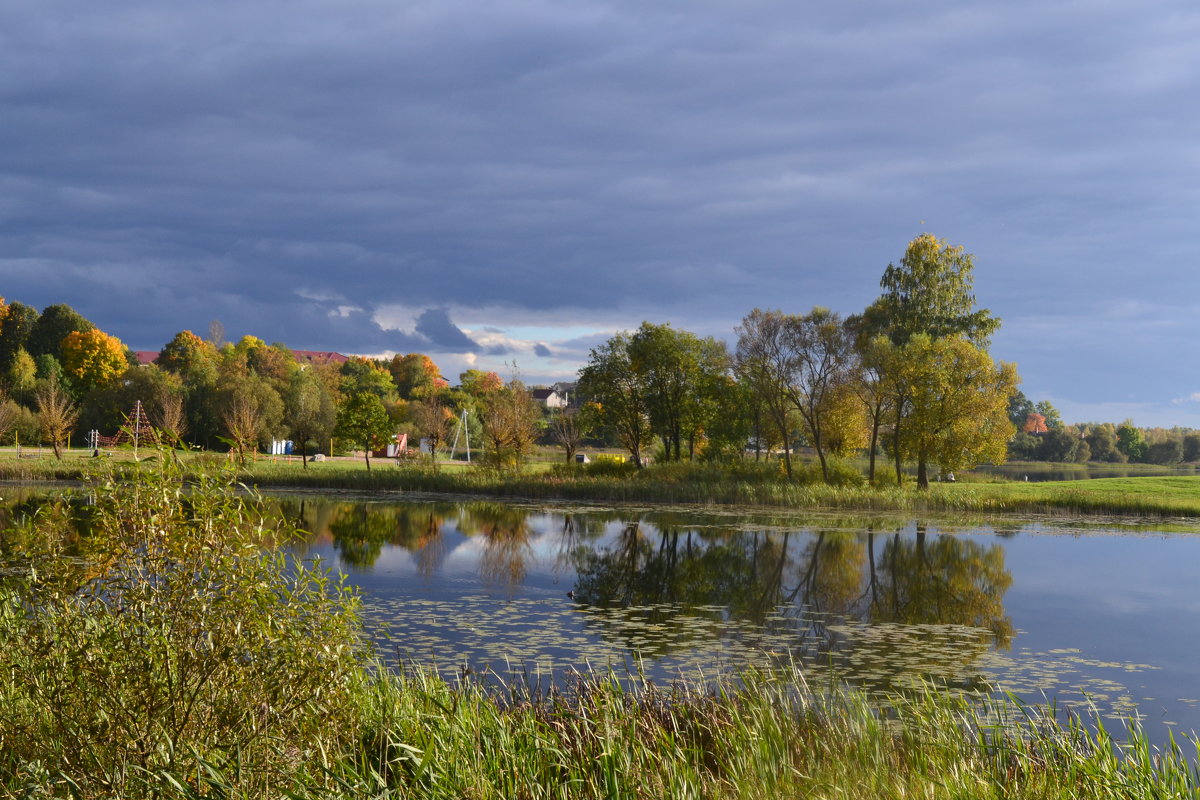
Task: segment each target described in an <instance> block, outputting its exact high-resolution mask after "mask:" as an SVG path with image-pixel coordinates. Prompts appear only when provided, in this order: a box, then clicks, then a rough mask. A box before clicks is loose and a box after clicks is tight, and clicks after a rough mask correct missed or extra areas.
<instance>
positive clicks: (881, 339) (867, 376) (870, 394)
mask: <svg viewBox="0 0 1200 800" xmlns="http://www.w3.org/2000/svg"><path fill="white" fill-rule="evenodd" d="M857 319H858V318H851V319H848V320H847V321H846V327H847V330H848V331H849V332H851V334H852V335H853V336H854V341H855V345H854V350H855V353H856V355H857V364H856V366H857V369H854V370H852V371H851V375H850V389H851V391H853V392H854V394H855V395H857V397H858V400H859V402H860V403H861V404H862V408H863V411H864V412H865V415H866V420H867V426H868V429H869V434H868V436H867V443H866V448H867V453H868V458H869V462H868V467H867V481H868V482H869V483H870V484H871V485H872V486H874V485H875V454H876V452H877V451H878V450H879V437H880V434H881V432H882V428H883V423H884V420H885V419H887V417H888V415H889V413H890V412H891V411H892V410H893V402H894V401H895V400H896V397H897V392H896V391H894V390H893V387H892V386H891V384H890V383H889V381H888V368H889V365H890V364H891V359H892V358H893V357H894V354H893V351H894V349H895V345H893V344H892V341H891V340H890V339H888V338H887V337H886V336H883V335H880V334H877V335H875V336H872V337H870V338H860V337H859V335H858V330H857V329H856V322H857Z"/></svg>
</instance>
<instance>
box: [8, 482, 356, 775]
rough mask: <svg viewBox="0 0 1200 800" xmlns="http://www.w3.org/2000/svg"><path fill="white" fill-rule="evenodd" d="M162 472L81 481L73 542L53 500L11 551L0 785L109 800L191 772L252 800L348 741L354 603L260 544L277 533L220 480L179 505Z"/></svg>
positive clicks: (177, 492) (184, 496)
mask: <svg viewBox="0 0 1200 800" xmlns="http://www.w3.org/2000/svg"><path fill="white" fill-rule="evenodd" d="M175 470H176V468H175V467H173V466H172V464H171V460H170V459H162V460H159V461H156V462H153V463H152V464H151V465H149V466H148V467H143V469H142V470H141V471H140V473H139V474H138V475H137V476H136V477H135V478H133V479H131V480H129V481H122V482H120V483H118V482H116V481H115V480H113V479H112V478H111V477H103V478H100V479H98V480H96V481H94V482H93V485H92V487H91V490H92V491H93V492H94V496H95V498H96V502H95V505H94V507H93V509H92V513H91V514H90V515H89V517H88V520H87V526H86V527H87V531H86V534H85V535H84V536H82V537H81V538H78V539H73V538H72V537H73V535H74V534H73V531H74V529H75V526H74V525H73V524H72V522H71V519H70V516H69V511H68V509H67V507H66V505H65V504H61V503H60V504H59V505H57V506H54V507H50V508H48V509H45V510H43V511H42V512H41V513H39V514H38V515H37V516H35V517H34V519H33V520H32V521H31V522H30V523H29V527H28V528H27V529H26V530H25V531H23V532H21V534H22V535H20V536H16V537H12V539H10V540H16V541H19V542H22V543H24V544H23V546H22V548H21V549H20V552H18V553H16V554H14V555H15V564H10V565H9V566H10V568H13V569H15V570H16V571H17V572H16V574H17V575H18V577H17V578H16V579H14V580H10V581H9V582H7V583H4V584H0V642H4V646H3V648H0V786H9V787H12V786H15V785H21V784H22V781H24V785H25V786H26V787H27V788H28V790H29V791H35V790H36V789H38V788H41V789H45V788H46V786H47V782H50V783H64V782H69V783H70V784H74V786H75V787H77V790H75V791H73V792H72V794H73V796H78V797H102V796H116V795H123V794H124V792H125V787H127V786H128V785H130V782H131V781H151V782H153V781H152V779H153V778H154V776H161V775H182V774H187V773H188V771H189V770H191V771H192V772H193V773H195V772H196V771H197V770H199V767H198V766H197V765H198V764H201V763H203V764H205V765H207V767H206V768H211V769H215V770H218V771H222V772H225V773H226V774H234V775H236V776H237V781H238V787H237V788H238V789H239V791H241V792H244V793H246V794H247V795H263V794H267V793H273V792H277V791H278V790H279V788H280V787H283V786H286V785H288V782H289V781H290V779H291V777H292V775H293V774H294V772H295V770H296V768H297V765H299V764H304V763H306V762H311V760H312V759H313V758H314V757H317V756H319V755H320V754H321V753H327V752H337V751H339V750H341V749H343V748H345V747H346V746H347V744H348V743H350V742H352V741H354V738H355V736H356V735H357V734H356V730H357V723H356V722H355V721H354V720H355V717H354V715H353V713H352V700H353V697H354V696H355V693H356V691H357V689H358V687H360V686H361V682H362V681H363V680H364V679H365V675H366V673H365V671H364V670H363V669H362V664H363V658H364V648H363V647H362V646H361V644H360V634H359V630H360V628H359V625H358V619H357V611H356V609H357V600H356V598H355V597H354V596H353V595H352V594H350V593H349V592H348V591H346V590H344V589H343V588H342V587H341V586H338V585H334V584H331V583H330V581H329V579H328V577H327V575H326V574H325V573H324V572H321V571H317V570H314V569H312V568H310V567H308V566H306V565H304V564H302V563H298V562H297V561H295V560H292V559H289V558H288V557H286V556H285V555H284V553H283V551H282V550H280V549H279V548H278V547H276V546H273V545H276V544H278V543H279V542H281V541H284V540H286V538H287V537H288V536H289V535H290V534H292V532H293V531H292V530H291V529H290V528H287V527H286V526H284V525H283V524H282V523H279V522H278V521H275V520H268V519H265V518H263V517H262V516H261V515H260V513H259V512H258V511H256V510H255V508H254V506H252V505H251V504H250V503H248V502H247V501H245V500H243V499H242V498H240V497H239V496H238V495H237V494H236V493H235V492H234V487H233V486H232V485H230V483H229V482H228V481H227V480H221V479H215V478H212V477H204V476H202V477H201V478H200V480H199V485H197V486H195V487H192V488H190V489H189V490H188V491H186V492H185V490H184V487H183V485H182V481H181V480H180V477H179V475H178V473H177V472H175ZM70 547H77V548H78V555H79V558H67V557H63V556H66V555H70V553H71V551H70V550H69V549H68V548H70ZM10 552H11V551H10ZM10 571H11V569H10Z"/></svg>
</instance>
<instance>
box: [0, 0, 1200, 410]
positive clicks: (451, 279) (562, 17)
mask: <svg viewBox="0 0 1200 800" xmlns="http://www.w3.org/2000/svg"><path fill="white" fill-rule="evenodd" d="M1198 40H1200V6H1196V5H1195V3H1194V2H1183V1H1182V0H1178V1H1176V0H1142V1H1141V2H1133V1H1132V0H1128V1H1127V2H1109V1H1108V0H1088V2H1072V1H1071V0H1066V1H1064V2H1054V3H1045V2H1027V1H1026V0H1003V2H999V1H995V0H981V1H978V2H971V3H962V2H961V1H960V0H945V1H944V2H942V1H939V0H909V2H905V3H896V2H892V1H891V0H888V2H879V1H878V0H863V1H862V2H854V3H837V4H834V3H815V2H798V1H797V0H780V1H779V2H775V1H767V0H739V2H732V1H731V0H721V2H715V1H711V0H686V1H685V0H629V1H628V2H625V0H570V1H569V2H563V0H555V1H554V2H550V1H549V0H545V1H543V2H538V1H537V0H287V2H282V1H281V0H250V1H249V2H247V0H239V1H238V2H229V1H227V0H206V1H205V2H203V3H200V2H182V3H163V2H153V3H152V2H148V0H106V1H105V2H103V3H96V2H94V0H0V294H2V295H3V296H4V297H6V298H7V299H8V300H9V301H13V300H19V301H21V302H23V303H26V304H28V305H31V306H35V307H37V308H39V309H40V308H43V307H45V306H47V305H50V304H53V303H67V304H69V305H71V306H73V307H74V308H76V309H77V310H79V311H80V312H81V313H82V314H84V315H85V316H86V317H88V318H89V319H91V320H92V321H93V322H95V323H96V324H97V325H98V326H99V327H101V328H102V329H104V330H105V331H107V332H109V333H111V334H114V335H116V336H118V337H120V338H121V339H122V341H124V342H125V343H126V344H127V345H128V346H130V347H131V348H133V349H146V350H157V349H159V348H160V347H162V345H163V344H165V343H166V342H167V341H169V340H170V339H171V337H172V336H173V335H174V334H175V333H176V332H177V331H179V330H183V329H190V330H194V331H196V332H197V333H200V334H201V335H204V334H205V333H206V332H207V331H208V329H209V325H210V322H211V321H212V320H219V321H220V322H221V324H222V325H223V326H224V329H225V332H226V335H227V336H228V337H229V338H231V339H237V338H240V337H241V336H242V335H245V334H250V335H254V336H258V337H259V338H262V339H264V340H265V341H267V342H276V341H279V342H284V343H286V344H287V345H289V346H290V347H292V348H295V349H308V350H336V351H340V352H344V353H363V354H372V355H386V354H391V353H397V352H399V353H407V352H423V353H427V354H429V355H430V356H431V357H432V358H433V359H434V360H435V362H437V363H438V365H439V366H440V367H441V368H442V371H443V373H444V374H445V375H446V376H447V377H448V378H450V379H451V381H452V382H457V380H456V379H457V375H458V373H459V372H461V371H462V370H464V369H466V368H469V367H477V368H483V369H495V370H497V371H499V372H501V374H502V375H508V374H511V373H512V372H513V370H514V369H515V370H517V371H518V372H519V373H520V374H521V375H522V377H524V379H525V380H526V382H527V383H547V382H551V381H555V380H569V379H571V378H572V377H573V376H574V375H575V373H576V371H577V370H578V368H579V367H580V366H581V365H582V364H583V363H585V362H586V360H587V357H588V353H589V351H590V349H591V348H593V347H595V346H597V345H598V344H600V343H601V342H603V341H604V340H605V339H607V338H608V337H609V336H611V335H612V334H613V333H614V332H616V331H619V330H630V329H633V328H635V327H637V326H638V325H639V324H640V323H641V322H642V321H643V320H649V321H651V322H656V323H663V322H666V323H670V324H671V325H673V326H675V327H677V328H683V329H687V330H690V331H694V332H696V333H698V334H701V335H705V336H707V335H713V336H717V337H720V338H724V339H727V340H730V341H731V342H732V341H733V340H734V334H733V331H734V328H735V327H736V326H737V325H738V323H739V322H740V321H741V319H742V318H743V317H744V316H745V315H746V314H747V313H749V312H750V311H751V310H752V309H754V308H756V307H760V308H778V309H781V310H783V311H785V312H789V313H804V312H807V311H808V310H809V309H811V308H812V307H813V306H815V305H821V306H826V307H829V308H832V309H833V310H835V311H838V312H840V313H841V314H843V315H846V314H852V313H855V312H858V311H861V310H862V309H863V308H864V307H865V306H866V305H867V304H868V303H870V302H871V301H872V300H873V299H874V298H875V297H877V296H878V294H879V291H880V290H879V279H880V277H881V275H882V273H883V270H884V269H885V268H886V266H887V265H888V264H889V263H895V262H898V261H899V260H900V258H901V257H902V256H903V254H904V248H905V246H906V244H907V243H908V241H909V240H911V239H912V238H914V237H915V236H917V235H920V234H922V233H933V234H935V235H937V236H939V237H941V238H944V239H946V240H947V241H949V242H950V243H952V244H956V245H962V246H963V247H965V248H966V250H967V251H968V252H970V253H972V254H973V255H974V258H975V271H974V276H975V294H976V298H977V300H978V303H979V305H980V306H983V307H986V308H989V309H990V310H991V311H992V313H993V314H995V315H997V316H999V317H1000V318H1001V319H1002V320H1003V326H1002V328H1001V329H1000V331H999V333H998V334H997V335H996V336H995V337H994V339H993V343H992V354H993V356H995V357H996V358H998V359H1002V360H1005V361H1013V362H1016V363H1017V365H1018V369H1019V371H1020V374H1021V376H1022V380H1023V385H1022V388H1023V391H1024V392H1025V393H1026V394H1027V395H1028V396H1029V397H1030V398H1031V399H1033V400H1035V401H1036V400H1049V401H1050V402H1052V403H1053V404H1054V405H1055V406H1057V407H1058V408H1059V409H1060V411H1061V412H1062V416H1063V418H1064V419H1065V420H1066V421H1068V422H1082V421H1093V420H1095V421H1114V422H1119V421H1121V420H1123V419H1125V418H1127V417H1129V418H1133V419H1134V421H1135V422H1136V423H1138V424H1139V425H1144V426H1156V425H1162V426H1171V425H1186V426H1194V427H1200V372H1198V371H1197V369H1196V365H1197V364H1198V363H1200V269H1198V268H1197V267H1198V265H1200V260H1198V258H1197V257H1198V255H1200V231H1198V230H1197V227H1196V223H1197V220H1198V217H1200V215H1198V213H1197V212H1198V211H1200V208H1198V206H1200V103H1198V102H1196V101H1197V98H1200V47H1197V46H1196V44H1195V43H1196V42H1197V41H1198Z"/></svg>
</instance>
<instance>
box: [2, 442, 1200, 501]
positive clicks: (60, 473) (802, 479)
mask: <svg viewBox="0 0 1200 800" xmlns="http://www.w3.org/2000/svg"><path fill="white" fill-rule="evenodd" d="M34 453H35V451H31V450H30V449H26V450H25V454H24V457H22V458H20V459H17V457H16V454H15V452H14V451H12V450H11V449H8V450H5V451H0V480H9V481H25V482H36V481H62V480H80V479H82V478H83V477H84V476H85V475H86V473H87V472H88V470H90V469H94V468H95V467H96V465H97V462H98V461H107V462H109V463H115V464H117V465H118V466H119V465H120V464H121V463H122V462H132V461H133V458H134V456H133V452H132V451H131V450H128V449H125V450H118V451H115V452H114V453H112V454H111V455H106V456H104V457H103V458H102V459H94V458H91V457H90V453H89V452H87V451H80V450H74V451H70V452H69V453H68V454H67V456H66V457H65V458H64V459H63V460H61V461H56V460H55V459H54V458H53V457H52V456H51V455H49V452H48V451H43V452H42V454H41V456H40V457H37V456H35V455H34ZM138 455H139V457H140V458H142V459H145V458H158V457H167V456H166V454H159V453H156V452H155V451H151V450H146V449H143V450H142V451H141V452H140V453H139V454H138ZM551 455H555V454H554V453H552V452H548V453H546V454H543V457H542V458H540V459H538V460H535V461H533V462H531V463H529V464H527V465H526V466H525V467H524V468H523V469H522V470H520V471H519V472H512V471H503V472H500V471H496V470H491V469H487V468H484V467H482V466H481V465H479V464H478V462H477V463H475V464H467V463H466V462H464V461H446V460H442V461H440V462H439V464H438V466H437V467H436V468H434V467H433V465H432V464H431V463H430V462H429V461H427V460H417V461H413V462H396V461H393V460H390V459H373V460H372V468H371V469H370V470H369V471H368V470H367V468H366V464H365V462H364V461H363V459H362V458H352V457H338V458H334V459H330V460H327V461H325V462H323V463H312V464H310V465H309V466H308V468H307V469H306V468H304V467H303V465H302V464H301V463H300V460H299V459H298V458H291V459H288V458H285V457H275V456H263V455H259V456H258V457H257V458H255V459H254V460H252V461H249V462H247V463H246V464H245V465H244V467H242V468H241V469H240V470H239V478H240V480H241V481H242V482H244V483H246V484H249V485H257V486H260V487H263V488H289V487H290V488H305V489H327V490H331V491H336V490H354V491H392V492H431V493H454V494H470V495H482V496H489V497H510V498H523V499H531V500H548V501H549V500H569V501H577V500H586V501H595V502H636V503H667V504H697V505H723V506H761V507H770V508H789V509H810V510H811V509H836V510H847V511H855V510H857V511H903V512H926V511H929V512H942V511H944V512H967V513H985V514H987V513H1012V514H1056V515H1102V516H1155V517H1200V476H1179V475H1162V476H1154V477H1143V478H1098V479H1093V480H1074V481H1047V482H1042V483H1033V482H1028V483H1027V482H1025V481H1007V480H1004V479H1000V478H996V477H994V476H988V477H987V478H986V479H981V480H971V479H970V478H971V476H969V475H968V476H964V477H965V478H967V480H963V481H960V482H958V483H938V484H933V485H932V486H931V487H930V489H929V490H928V491H924V492H922V491H919V490H917V489H916V487H915V485H914V484H913V483H911V482H909V483H906V484H905V485H904V486H901V487H895V486H891V487H881V488H872V487H869V486H865V485H862V483H861V480H860V479H859V478H858V477H857V472H856V471H855V470H854V469H853V468H850V467H847V468H846V469H845V470H844V471H843V472H842V473H841V474H842V476H843V477H845V476H846V475H849V476H850V477H849V479H846V480H843V481H842V485H835V486H829V485H825V484H823V483H821V482H820V481H819V480H818V479H817V477H816V475H815V472H814V468H813V467H812V466H811V465H808V466H806V467H803V468H801V469H799V470H798V474H799V477H798V478H797V480H794V481H788V480H786V479H784V478H783V476H782V475H781V474H780V472H779V470H778V468H777V467H776V466H775V465H774V464H773V463H772V464H756V463H755V462H740V463H738V464H734V465H717V464H690V463H684V464H656V465H652V466H650V467H648V468H647V469H645V470H643V471H640V472H638V471H634V470H608V471H605V470H593V469H582V468H573V467H570V466H569V465H562V464H561V463H560V462H557V461H551V460H549V456H551ZM171 457H174V458H179V459H180V460H181V461H182V462H183V463H184V465H185V466H192V465H194V466H196V467H201V466H203V467H217V466H221V465H226V466H229V467H230V468H232V466H233V465H232V463H231V462H230V461H229V459H228V458H227V457H226V456H225V455H223V454H219V453H186V452H184V453H175V454H174V455H172V456H171Z"/></svg>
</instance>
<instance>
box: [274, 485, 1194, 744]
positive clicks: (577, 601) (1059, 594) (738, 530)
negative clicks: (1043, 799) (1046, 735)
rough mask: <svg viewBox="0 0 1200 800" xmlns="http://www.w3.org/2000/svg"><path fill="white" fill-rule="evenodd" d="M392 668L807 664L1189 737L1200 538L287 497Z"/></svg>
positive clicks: (315, 551) (1058, 527) (880, 684)
mask: <svg viewBox="0 0 1200 800" xmlns="http://www.w3.org/2000/svg"><path fill="white" fill-rule="evenodd" d="M279 502H280V503H281V504H282V508H283V510H284V513H287V514H288V515H289V516H292V517H293V518H296V519H298V520H301V521H302V522H303V524H304V526H305V527H306V529H308V530H310V531H312V536H311V538H310V539H309V541H308V542H307V544H306V546H305V547H304V548H303V549H304V551H305V553H306V555H307V556H310V557H319V558H321V559H322V560H323V561H324V562H325V563H326V564H327V565H330V566H336V567H338V568H340V569H342V570H344V571H345V572H346V573H347V575H348V576H349V580H350V581H351V582H352V583H354V584H356V585H358V586H359V587H361V589H362V591H363V593H364V596H365V598H366V601H367V609H368V615H369V618H370V620H371V621H372V623H373V624H374V625H376V626H379V628H385V629H386V631H387V633H386V634H381V635H380V641H381V642H382V648H383V649H384V651H385V652H386V653H387V654H388V656H389V658H393V659H397V660H409V659H416V660H419V661H423V662H426V663H431V664H435V665H437V666H438V667H440V668H442V669H444V670H447V671H457V670H459V669H462V668H464V667H470V668H471V669H474V670H479V669H483V668H492V669H495V670H498V671H501V672H503V671H506V670H509V669H525V670H527V671H528V670H541V671H543V672H546V671H550V670H553V669H560V668H563V667H568V666H585V665H590V666H592V667H605V666H609V665H611V666H615V667H618V668H621V669H626V668H628V667H629V666H630V665H631V664H635V663H636V664H639V665H640V667H641V668H642V669H644V670H646V671H647V672H649V673H650V674H651V675H653V676H657V677H670V676H673V675H677V674H685V675H695V674H696V673H697V671H700V672H702V673H703V674H709V675H711V674H713V673H714V672H716V671H719V670H722V669H735V668H738V667H743V666H746V665H748V664H758V665H764V666H766V665H770V664H772V663H779V662H781V661H785V660H788V659H795V660H800V661H803V662H804V663H805V664H806V665H808V667H809V670H810V674H812V675H813V676H817V677H819V679H821V680H825V679H827V676H828V674H829V670H830V669H832V670H833V671H834V672H835V673H836V674H837V675H838V676H839V677H841V678H843V679H845V680H846V681H848V682H850V683H852V684H854V685H856V686H859V687H861V688H864V689H866V690H869V691H887V690H895V689H903V688H905V687H909V686H912V685H915V684H916V683H918V682H920V681H924V680H935V681H937V682H939V683H944V684H946V685H948V686H951V687H959V688H963V689H979V688H984V687H988V686H991V687H996V688H998V689H1001V690H1007V691H1011V692H1013V693H1015V694H1017V695H1019V696H1021V697H1023V698H1026V699H1028V700H1032V701H1035V702H1043V701H1045V700H1048V699H1053V700H1056V701H1058V702H1059V703H1060V704H1061V703H1067V704H1072V705H1076V706H1078V705H1082V704H1086V703H1089V702H1090V703H1092V704H1094V705H1095V706H1096V707H1097V708H1098V709H1099V710H1100V711H1101V712H1102V713H1103V714H1105V715H1106V716H1110V717H1114V718H1117V717H1122V716H1125V715H1128V714H1129V713H1132V712H1134V711H1135V710H1136V711H1138V712H1139V713H1140V714H1141V715H1142V716H1143V717H1144V718H1145V720H1146V723H1147V725H1148V727H1149V728H1150V732H1151V734H1152V736H1153V737H1154V738H1155V739H1158V740H1160V741H1161V740H1162V738H1163V737H1164V736H1165V733H1166V731H1167V730H1168V728H1169V727H1174V729H1175V730H1177V731H1179V730H1182V731H1191V730H1194V729H1195V730H1200V643H1198V641H1197V637H1196V636H1195V631H1197V630H1198V629H1200V594H1198V593H1197V592H1196V587H1197V585H1198V579H1200V536H1197V535H1196V534H1194V533H1187V532H1186V529H1181V530H1183V531H1184V532H1179V533H1169V532H1164V531H1163V530H1161V528H1162V527H1163V526H1162V525H1159V528H1160V530H1154V529H1153V528H1150V527H1136V526H1125V527H1120V526H1117V525H1109V526H1098V525H1094V524H1093V525H1087V526H1085V525H1082V524H1070V523H1063V522H1056V521H1049V520H1043V521H1014V520H990V521H984V522H977V523H969V524H968V523H964V524H947V523H944V522H942V523H934V522H928V523H922V522H919V521H916V520H908V519H903V518H890V517H847V516H832V515H830V516H811V515H810V516H806V517H781V516H775V517H772V516H769V515H754V514H734V513H726V514H699V513H679V512H669V511H635V510H620V511H612V510H597V509H591V508H587V509H563V508H558V509H546V508H543V507H522V506H516V505H507V504H502V503H487V502H484V503H479V502H459V503H447V502H407V503H389V502H366V501H357V502H338V501H333V500H328V499H316V498H305V499H295V498H287V499H283V500H280V501H279Z"/></svg>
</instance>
